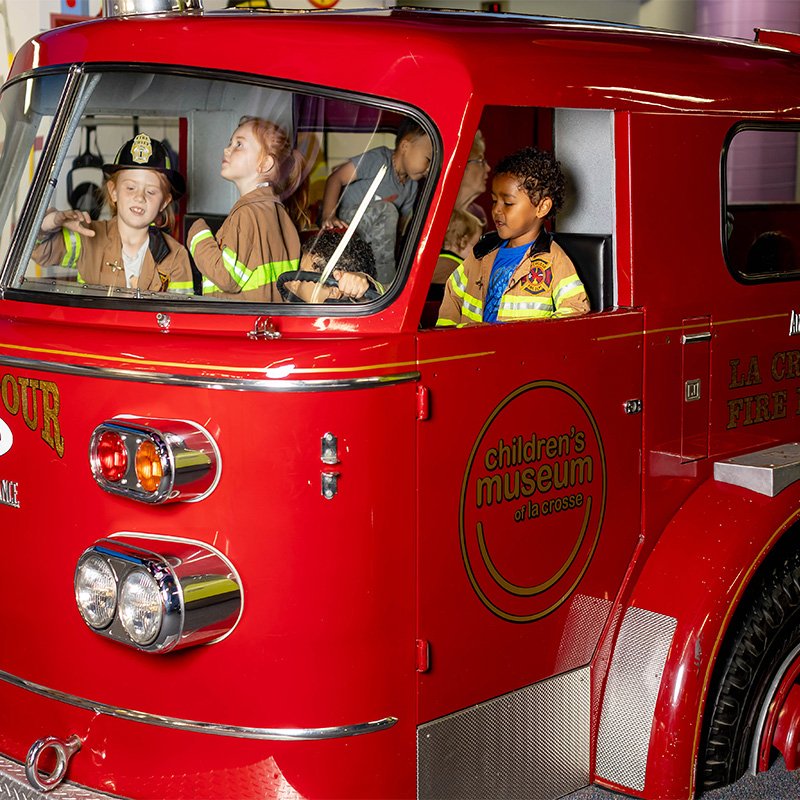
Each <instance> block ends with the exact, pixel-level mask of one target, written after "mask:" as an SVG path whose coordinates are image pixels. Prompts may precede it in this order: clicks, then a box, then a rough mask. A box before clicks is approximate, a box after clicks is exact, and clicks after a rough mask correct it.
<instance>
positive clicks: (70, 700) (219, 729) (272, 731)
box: [0, 670, 397, 742]
mask: <svg viewBox="0 0 800 800" xmlns="http://www.w3.org/2000/svg"><path fill="white" fill-rule="evenodd" d="M0 680H3V681H5V682H6V683H10V684H11V685H12V686H16V687H18V688H19V689H25V690H26V691H29V692H33V693H34V694H38V695H41V696H42V697H47V698H48V699H50V700H55V701H57V702H59V703H67V704H68V705H71V706H75V707H77V708H83V709H86V710H87V711H92V712H93V713H96V714H105V715H106V716H109V717H116V718H117V719H124V720H128V721H129V722H141V723H143V724H145V725H156V726H158V727H161V728H173V729H176V730H182V731H191V732H192V733H208V734H212V735H214V736H230V737H233V738H235V739H259V740H270V741H283V742H291V741H308V740H320V739H340V738H343V737H347V736H361V735H363V734H365V733H374V732H376V731H382V730H386V729H387V728H391V727H392V726H393V725H394V724H395V723H396V722H397V717H384V718H383V719H379V720H374V721H372V722H358V723H355V724H353V725H335V726H332V727H329V728H249V727H245V726H242V725H227V724H225V723H220V722H200V721H199V720H193V719H180V718H179V717H165V716H162V715H161V714H149V713H147V712H146V711H135V710H133V709H130V708H118V707H116V706H112V705H109V704H108V703H98V702H95V701H94V700H87V699H86V698H84V697H77V696H76V695H73V694H67V693H66V692H60V691H58V689H50V688H48V687H47V686H41V685H39V684H38V683H33V682H32V681H26V680H25V679H24V678H18V677H17V676H16V675H11V674H10V673H8V672H3V671H2V670H0Z"/></svg>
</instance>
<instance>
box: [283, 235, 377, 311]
mask: <svg viewBox="0 0 800 800" xmlns="http://www.w3.org/2000/svg"><path fill="white" fill-rule="evenodd" d="M343 236H344V234H343V233H341V232H340V231H332V230H321V231H320V232H319V233H318V234H317V235H316V236H315V237H314V238H313V239H309V240H308V241H307V242H305V243H304V244H303V252H302V255H301V257H300V272H299V273H298V275H297V277H294V276H291V275H289V274H288V273H287V275H286V278H288V280H281V283H282V284H283V285H282V287H281V293H282V294H283V296H284V299H286V300H294V299H295V298H296V299H299V300H302V301H304V302H306V303H324V302H326V301H339V300H341V299H343V298H349V299H352V300H359V299H361V298H362V297H363V296H364V295H365V294H366V292H367V291H368V290H369V289H372V290H373V291H374V292H375V293H377V294H383V291H384V290H383V286H381V284H380V283H378V281H377V280H376V270H375V255H374V254H373V252H372V247H371V246H370V245H369V243H368V242H367V241H366V240H364V239H362V238H361V237H360V236H359V235H358V234H357V233H354V234H353V235H352V237H351V238H350V241H349V242H348V243H347V246H346V247H345V248H344V250H343V251H342V253H341V255H340V256H339V259H338V261H337V262H336V265H335V267H334V269H333V272H332V273H331V274H332V276H333V278H334V279H335V280H336V281H337V283H338V287H336V286H327V285H322V286H320V285H319V284H318V281H316V280H314V281H312V280H310V279H309V278H306V277H303V273H317V274H319V273H322V272H323V270H324V269H325V267H326V266H327V265H328V262H329V261H330V260H331V258H332V257H333V254H334V252H335V251H336V249H337V248H338V247H339V244H340V242H341V241H342V237H343ZM309 277H310V276H309Z"/></svg>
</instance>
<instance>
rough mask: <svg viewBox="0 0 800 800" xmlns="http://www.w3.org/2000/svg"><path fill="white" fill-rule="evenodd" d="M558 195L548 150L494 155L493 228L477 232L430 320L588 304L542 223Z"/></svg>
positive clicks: (561, 312)
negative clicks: (480, 234)
mask: <svg viewBox="0 0 800 800" xmlns="http://www.w3.org/2000/svg"><path fill="white" fill-rule="evenodd" d="M563 198H564V176H563V175H562V173H561V168H560V165H559V163H558V161H556V159H555V157H554V156H553V155H552V154H551V153H546V152H544V151H542V150H539V149H537V148H535V147H525V148H523V149H522V150H519V151H517V152H516V153H513V154H511V155H510V156H506V157H505V158H504V159H502V160H501V161H500V163H498V165H497V167H496V169H495V176H494V179H493V181H492V219H493V220H494V223H495V227H496V229H497V230H496V231H494V232H492V233H488V234H486V235H484V236H483V237H482V238H481V240H480V241H479V242H478V244H477V245H476V246H475V248H474V249H473V252H472V253H471V254H470V255H469V256H468V257H467V258H466V260H465V261H464V263H463V264H462V265H461V266H459V267H458V268H457V269H456V271H455V272H454V273H453V274H452V275H451V276H450V278H449V279H448V281H447V285H446V287H445V295H444V300H443V301H442V305H441V308H440V309H439V319H438V321H437V323H436V324H437V326H449V325H468V324H470V323H476V322H513V321H517V320H530V319H544V318H548V317H568V316H577V315H580V314H585V313H586V312H587V311H589V301H588V299H587V297H586V292H585V291H584V288H583V284H582V283H581V280H580V278H579V277H578V275H577V273H576V272H575V267H574V266H573V264H572V261H570V259H569V256H567V254H566V253H565V252H564V251H563V250H562V249H561V248H560V247H559V246H558V244H556V242H555V241H554V240H553V237H552V236H551V235H550V234H549V233H548V232H547V230H545V228H544V221H545V219H547V218H548V217H550V216H553V215H554V214H555V213H556V211H558V209H559V208H560V207H561V204H562V202H563Z"/></svg>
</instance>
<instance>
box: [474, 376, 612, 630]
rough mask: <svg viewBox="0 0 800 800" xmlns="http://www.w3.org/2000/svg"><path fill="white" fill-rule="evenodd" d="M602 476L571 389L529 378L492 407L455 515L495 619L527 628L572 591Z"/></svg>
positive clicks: (588, 422) (600, 459) (596, 436)
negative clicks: (499, 618)
mask: <svg viewBox="0 0 800 800" xmlns="http://www.w3.org/2000/svg"><path fill="white" fill-rule="evenodd" d="M606 479H607V476H606V462H605V452H604V450H603V442H602V440H601V438H600V432H599V430H598V428H597V423H596V422H595V419H594V417H593V415H592V412H591V410H590V409H589V407H588V406H587V405H586V403H585V402H584V400H583V399H582V398H581V397H580V395H578V393H577V392H575V391H574V390H573V389H571V388H570V387H569V386H566V385H564V384H562V383H558V382H557V381H534V382H532V383H528V384H526V385H525V386H521V387H519V388H518V389H516V390H515V391H513V392H512V393H511V394H509V395H508V396H507V397H506V398H505V399H504V400H503V401H502V402H501V403H500V404H499V405H498V406H497V408H495V410H494V411H493V412H492V413H491V415H490V416H489V418H488V419H487V420H486V422H485V423H484V425H483V428H482V429H481V431H480V433H479V434H478V437H477V439H476V441H475V444H474V445H473V447H472V452H471V453H470V457H469V461H468V462H467V466H466V470H465V472H464V481H463V484H462V487H461V502H460V508H459V511H460V513H459V534H460V538H461V554H462V557H463V559H464V567H465V568H466V571H467V576H468V578H469V581H470V583H471V584H472V588H473V589H474V590H475V592H476V594H477V595H478V597H479V598H480V600H481V602H482V603H483V604H484V605H485V606H486V607H487V608H488V609H489V610H490V611H491V612H492V613H493V614H496V615H497V616H498V617H501V618H502V619H505V620H507V621H509V622H533V621H534V620H537V619H541V618H542V617H545V616H547V615H548V614H550V613H552V612H553V611H555V609H557V608H558V607H559V606H560V605H561V604H562V603H563V602H564V601H565V600H566V599H567V598H568V597H569V596H570V595H571V594H572V592H573V591H574V590H575V588H576V587H577V586H578V584H579V583H580V581H581V579H582V578H583V576H584V574H585V573H586V570H587V569H588V568H589V564H590V563H591V560H592V557H593V555H594V552H595V549H596V548H597V542H598V540H599V538H600V529H601V527H602V524H603V515H604V513H605V503H606V482H607V481H606Z"/></svg>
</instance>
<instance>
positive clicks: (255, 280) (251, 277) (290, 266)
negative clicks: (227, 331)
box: [198, 234, 300, 295]
mask: <svg viewBox="0 0 800 800" xmlns="http://www.w3.org/2000/svg"><path fill="white" fill-rule="evenodd" d="M198 235H199V234H198ZM226 251H227V252H226ZM229 259H230V260H229ZM235 259H236V254H235V253H234V252H233V250H230V248H228V247H226V248H224V250H223V254H222V260H223V263H224V264H225V269H226V270H227V271H228V274H229V275H230V276H231V277H232V278H233V280H234V281H236V283H237V284H238V285H239V287H240V288H241V290H242V292H249V291H252V290H253V289H260V288H261V287H262V286H268V285H269V284H271V283H275V281H277V280H278V278H279V277H280V276H281V275H283V273H284V272H292V271H294V270H296V269H297V268H298V266H299V264H300V260H299V259H297V258H293V259H290V260H288V261H271V262H270V263H269V264H260V265H259V266H257V267H256V268H255V269H252V270H249V269H247V267H246V266H245V265H244V264H242V262H241V261H239V260H238V259H236V260H235ZM234 260H235V264H234V263H233V262H234ZM245 274H246V277H244V276H245ZM243 277H244V280H243V281H242V280H241V278H243ZM224 291H225V290H224V289H220V288H219V286H217V285H216V284H215V283H214V282H213V281H212V280H210V279H209V278H204V279H203V294H204V295H205V294H213V293H214V292H224Z"/></svg>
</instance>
